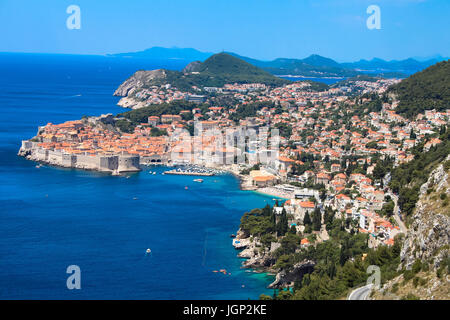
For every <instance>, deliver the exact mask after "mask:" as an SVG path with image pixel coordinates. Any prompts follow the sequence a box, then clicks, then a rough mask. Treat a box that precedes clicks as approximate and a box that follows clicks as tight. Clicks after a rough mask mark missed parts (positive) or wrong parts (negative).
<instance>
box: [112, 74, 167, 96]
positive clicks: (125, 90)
mask: <svg viewBox="0 0 450 320" xmlns="http://www.w3.org/2000/svg"><path fill="white" fill-rule="evenodd" d="M166 77H167V71H166V70H164V69H157V70H150V71H136V72H135V73H134V74H133V75H132V76H131V77H129V78H128V79H127V80H126V81H125V82H124V83H122V84H121V85H120V86H119V88H117V90H116V91H115V92H114V95H115V96H120V97H126V96H128V95H130V94H131V93H132V92H134V91H135V90H136V89H139V88H142V87H143V86H146V85H151V84H152V82H154V81H155V80H162V79H165V78H166Z"/></svg>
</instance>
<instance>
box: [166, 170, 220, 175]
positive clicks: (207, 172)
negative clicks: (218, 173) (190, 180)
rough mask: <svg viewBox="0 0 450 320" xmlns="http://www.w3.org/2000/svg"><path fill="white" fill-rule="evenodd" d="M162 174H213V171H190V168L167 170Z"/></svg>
mask: <svg viewBox="0 0 450 320" xmlns="http://www.w3.org/2000/svg"><path fill="white" fill-rule="evenodd" d="M164 174H175V175H183V176H208V177H209V176H214V175H215V173H214V172H210V171H191V170H179V169H178V170H169V171H164Z"/></svg>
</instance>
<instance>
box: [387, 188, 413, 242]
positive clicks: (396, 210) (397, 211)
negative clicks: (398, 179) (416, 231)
mask: <svg viewBox="0 0 450 320" xmlns="http://www.w3.org/2000/svg"><path fill="white" fill-rule="evenodd" d="M388 194H389V196H390V197H391V199H392V200H393V201H394V204H395V207H394V219H395V222H397V224H398V226H399V228H400V231H401V232H402V233H404V234H406V233H407V231H408V228H406V225H405V224H404V223H403V221H402V219H401V218H400V208H399V207H398V205H397V202H398V197H397V196H396V195H395V194H393V193H392V192H389V193H388Z"/></svg>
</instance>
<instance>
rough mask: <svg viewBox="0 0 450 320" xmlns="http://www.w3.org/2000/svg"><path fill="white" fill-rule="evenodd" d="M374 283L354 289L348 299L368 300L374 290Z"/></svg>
mask: <svg viewBox="0 0 450 320" xmlns="http://www.w3.org/2000/svg"><path fill="white" fill-rule="evenodd" d="M372 286H373V284H372V283H371V284H368V285H365V286H364V287H361V288H358V289H355V290H353V291H352V292H351V293H350V295H349V296H348V298H347V300H366V299H367V297H368V296H369V294H370V292H371V291H372Z"/></svg>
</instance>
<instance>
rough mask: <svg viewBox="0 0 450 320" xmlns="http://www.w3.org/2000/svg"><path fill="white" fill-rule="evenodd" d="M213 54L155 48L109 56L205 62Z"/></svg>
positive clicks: (191, 50)
mask: <svg viewBox="0 0 450 320" xmlns="http://www.w3.org/2000/svg"><path fill="white" fill-rule="evenodd" d="M212 55H213V54H212V53H210V52H201V51H198V50H196V49H192V48H177V47H173V48H163V47H153V48H150V49H146V50H144V51H138V52H128V53H118V54H112V55H109V56H114V57H126V58H142V59H161V60H162V59H177V60H187V61H194V60H202V61H203V60H205V59H208V58H209V57H210V56H212Z"/></svg>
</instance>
